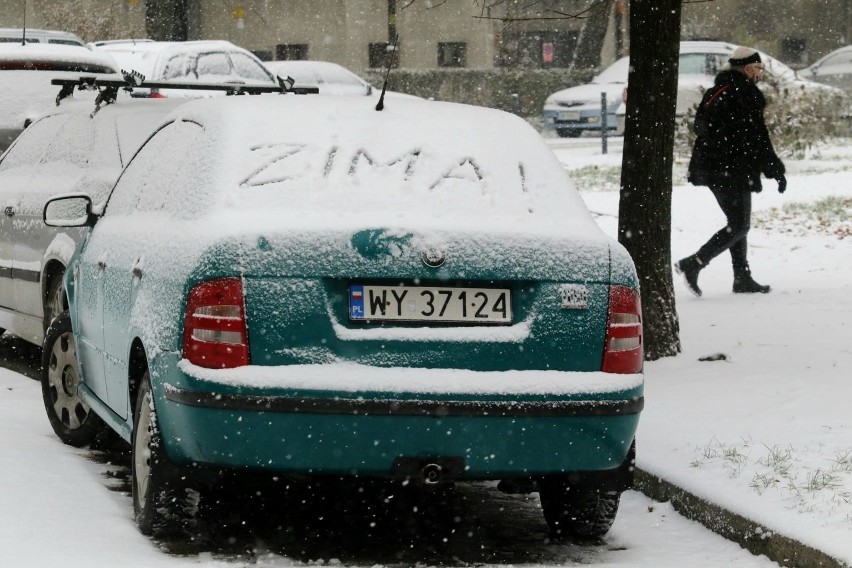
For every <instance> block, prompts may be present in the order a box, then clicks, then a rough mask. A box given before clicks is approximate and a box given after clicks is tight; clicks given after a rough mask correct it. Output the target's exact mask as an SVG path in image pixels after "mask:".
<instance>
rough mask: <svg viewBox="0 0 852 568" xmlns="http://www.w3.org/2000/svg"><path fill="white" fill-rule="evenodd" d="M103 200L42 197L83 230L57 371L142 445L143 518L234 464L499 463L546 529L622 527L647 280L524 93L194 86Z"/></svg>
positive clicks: (352, 468) (92, 420)
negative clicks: (512, 96)
mask: <svg viewBox="0 0 852 568" xmlns="http://www.w3.org/2000/svg"><path fill="white" fill-rule="evenodd" d="M489 140H500V143H499V144H491V143H488V142H487V141H489ZM95 201H96V200H94V199H93V198H91V197H89V196H87V195H85V194H76V195H65V196H58V197H55V198H53V199H51V200H50V201H49V202H48V204H47V206H46V207H45V213H44V219H45V222H46V223H47V224H49V225H51V226H55V227H75V228H78V229H83V228H91V231H90V233H89V235H88V237H87V238H86V239H85V240H84V241H83V243H82V245H81V246H80V248H79V250H78V252H77V253H76V254H75V256H74V259H73V260H72V263H71V266H70V267H69V270H68V271H67V273H66V279H65V282H66V286H67V291H68V301H69V310H68V313H67V314H63V315H61V316H60V317H58V318H57V319H56V320H54V322H53V323H52V325H51V327H50V330H49V331H48V334H47V338H46V339H45V344H44V348H43V353H44V357H45V358H44V375H43V383H42V384H43V388H44V393H45V403H46V409H47V412H48V415H49V417H50V420H51V424H52V425H53V427H54V430H55V432H56V433H57V435H58V436H59V437H60V438H61V439H62V440H63V441H65V442H67V443H71V444H85V443H86V442H87V441H89V440H91V438H92V436H94V434H95V432H96V430H97V428H98V422H100V421H102V422H105V423H106V424H108V425H109V427H110V428H112V429H114V430H115V431H116V432H117V433H118V434H120V435H121V437H123V438H124V439H125V440H127V441H128V442H129V443H130V444H131V447H132V460H131V462H132V473H131V477H132V484H131V485H132V494H133V503H134V510H135V517H136V521H137V523H138V525H139V527H140V529H141V530H142V532H144V533H150V532H152V531H153V530H154V527H155V525H157V524H158V523H159V522H160V521H164V522H165V521H166V520H167V519H169V518H174V517H172V516H170V515H169V514H167V511H169V510H171V513H172V514H175V515H180V512H181V511H184V510H185V509H184V508H182V507H180V506H179V505H180V504H182V503H185V502H186V500H187V498H188V497H187V493H186V485H185V484H187V483H188V484H190V486H192V487H193V488H194V489H196V490H197V491H199V493H198V494H196V493H194V492H193V493H192V496H193V499H196V498H198V497H199V495H200V499H202V500H203V499H204V496H205V490H204V488H205V484H204V479H205V477H204V474H205V472H209V471H215V472H219V471H222V470H237V471H260V472H268V473H269V474H270V475H273V474H274V475H277V476H285V477H287V476H296V477H300V478H301V477H304V476H327V475H333V476H347V477H351V476H357V477H358V478H380V479H397V480H400V481H403V480H405V481H409V482H412V483H422V484H427V485H433V484H440V483H446V482H450V481H457V482H463V481H471V480H482V479H499V480H502V481H503V482H504V483H503V484H502V485H501V487H502V488H503V489H504V490H506V491H510V492H534V491H538V492H539V493H540V495H541V500H542V504H543V508H544V515H545V518H546V519H547V521H548V522H549V523H550V525H551V527H553V529H554V531H556V532H562V533H573V534H580V535H601V534H603V533H605V532H606V531H607V530H608V528H609V526H610V525H611V523H612V521H613V519H614V517H615V514H616V510H617V508H618V502H619V496H620V493H621V492H622V491H623V490H624V489H626V488H627V487H629V486H630V484H631V482H632V463H633V459H634V451H635V450H634V444H633V439H634V436H635V432H636V427H637V423H638V419H639V414H640V411H641V409H642V405H643V374H642V368H643V355H642V324H641V309H640V305H639V293H638V280H637V276H636V272H635V270H634V266H633V263H632V260H631V258H630V256H629V255H628V253H627V252H626V250H625V249H624V248H623V247H622V246H621V245H619V244H618V243H617V242H615V241H614V240H612V239H610V238H608V237H606V236H605V235H604V234H603V232H602V231H601V230H600V228H599V227H598V226H597V224H596V223H595V221H594V219H593V218H592V216H591V215H590V213H589V212H588V210H587V209H586V207H585V205H584V204H583V201H582V199H581V198H580V196H579V194H578V193H577V191H576V190H575V189H574V188H573V186H572V184H571V182H570V180H569V179H567V176H566V173H565V171H564V168H563V167H562V166H561V165H560V163H559V161H558V160H557V159H556V157H555V156H554V155H553V154H552V152H551V151H550V150H549V148H548V147H547V145H546V144H545V143H544V141H543V140H542V139H541V137H540V136H539V135H538V133H537V132H536V131H535V130H534V129H533V128H532V127H530V126H529V125H528V124H527V123H526V122H525V121H523V120H522V119H520V118H518V117H515V116H513V115H510V114H508V113H503V112H500V111H496V110H492V109H486V108H481V107H470V106H465V105H458V104H452V103H438V102H429V101H423V100H416V99H413V100H398V101H394V104H392V105H390V104H389V105H386V106H385V109H384V110H383V111H381V112H376V111H375V110H374V107H373V105H364V104H363V102H362V100H361V99H360V98H356V97H337V98H335V99H334V100H333V101H332V99H331V98H330V97H325V96H322V95H320V96H304V97H283V96H257V97H219V98H207V99H195V100H192V101H191V102H188V103H186V104H185V105H182V106H181V107H180V108H178V109H176V110H175V111H174V112H173V113H172V114H171V115H170V116H169V117H168V118H167V119H166V121H165V124H164V125H163V126H162V127H160V128H159V129H158V130H157V132H156V134H154V135H153V136H152V137H151V138H150V139H149V140H148V141H147V142H146V143H145V145H144V146H143V147H142V148H141V149H140V150H139V152H138V153H137V154H136V155H135V157H134V158H133V160H132V161H131V162H130V164H129V165H128V166H127V167H126V169H125V170H124V172H123V174H122V175H121V177H120V179H119V180H118V182H117V184H116V186H115V187H114V189H113V190H112V192H111V194H110V197H109V199H108V201H107V203H106V205H105V207H103V208H98V207H95V206H94V205H93V204H94V202H95ZM77 405H79V406H81V407H82V406H85V407H86V408H90V409H91V411H92V412H91V413H89V414H87V415H86V416H85V420H81V421H80V423H79V424H73V425H69V424H67V423H66V422H64V421H62V420H59V419H58V418H59V417H58V416H57V413H60V414H61V413H62V412H64V411H63V409H65V408H69V407H76V406H77Z"/></svg>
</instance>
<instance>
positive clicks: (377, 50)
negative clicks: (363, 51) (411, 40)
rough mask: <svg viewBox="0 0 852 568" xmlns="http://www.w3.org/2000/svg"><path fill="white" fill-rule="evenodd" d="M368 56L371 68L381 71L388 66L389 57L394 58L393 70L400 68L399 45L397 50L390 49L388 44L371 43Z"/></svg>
mask: <svg viewBox="0 0 852 568" xmlns="http://www.w3.org/2000/svg"><path fill="white" fill-rule="evenodd" d="M368 50H369V51H368V52H367V56H368V58H369V61H370V67H372V68H375V69H380V68H382V67H387V66H388V57H393V60H392V61H391V64H390V66H391V68H392V69H396V68H397V67H399V45H397V46H396V49H395V50H390V49H388V44H387V43H384V42H383V43H371V44H370V46H369V48H368Z"/></svg>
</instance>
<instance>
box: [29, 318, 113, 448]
mask: <svg viewBox="0 0 852 568" xmlns="http://www.w3.org/2000/svg"><path fill="white" fill-rule="evenodd" d="M41 367H42V369H41V394H42V399H43V400H44V409H45V411H47V418H48V419H49V420H50V425H51V426H52V427H53V431H54V432H56V435H57V436H59V439H60V440H62V441H63V442H65V443H66V444H68V445H69V446H75V447H81V446H87V445H89V444H91V443H92V442H93V441H94V440H95V438H96V437H97V435H98V434H99V433H100V432H101V431H102V430H103V429H104V427H105V426H104V423H103V421H102V420H101V419H100V418H99V417H98V416H97V415H96V414H95V413H94V412H93V411H92V409H91V408H89V405H88V404H86V403H85V402H84V401H83V400H82V399H81V398H80V396H79V395H78V393H77V388H78V387H79V385H80V375H79V373H78V370H79V366H78V363H77V347H76V344H75V342H74V334H73V332H72V330H71V318H70V316H69V315H68V314H67V313H63V314H61V315H60V316H59V317H58V318H56V319H55V320H53V323H51V325H50V327H48V329H47V334H46V335H45V337H44V343H43V344H42V350H41Z"/></svg>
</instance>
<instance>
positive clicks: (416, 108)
mask: <svg viewBox="0 0 852 568" xmlns="http://www.w3.org/2000/svg"><path fill="white" fill-rule="evenodd" d="M242 99H245V98H242ZM374 106H375V102H370V101H365V100H363V99H355V98H353V99H344V100H341V98H340V97H325V96H322V95H314V96H299V97H293V96H289V97H286V98H285V97H282V96H278V95H272V96H260V97H252V98H251V99H246V100H242V101H236V103H235V102H234V101H232V100H228V99H224V100H222V99H219V100H208V101H198V102H196V103H193V104H192V105H187V106H186V107H184V109H185V111H186V116H185V119H186V120H194V121H197V122H198V123H199V124H203V126H204V129H205V136H206V137H207V138H208V139H210V140H212V141H213V146H214V147H215V148H216V150H215V151H214V153H215V154H216V155H218V156H219V157H216V156H213V157H211V158H209V159H210V162H211V166H210V168H209V169H208V170H207V171H205V172H204V174H205V175H206V176H209V179H208V180H199V182H198V183H199V186H200V188H201V189H200V191H203V190H204V188H209V187H210V186H211V185H214V186H215V185H220V186H221V187H222V189H221V191H219V192H218V195H219V196H220V198H221V200H222V201H221V202H220V203H219V206H220V208H221V209H222V210H227V211H230V212H236V211H247V212H248V211H251V212H252V214H258V215H264V214H271V212H273V211H274V212H275V213H274V214H275V215H277V216H279V217H281V218H284V217H287V218H290V219H291V221H292V222H304V221H305V219H306V218H308V217H310V216H312V215H321V216H324V217H326V218H327V217H328V216H336V217H337V218H339V219H348V220H352V219H359V218H362V219H363V218H368V217H372V218H376V219H384V220H385V222H389V221H393V220H402V219H407V220H411V219H425V218H429V219H433V220H442V221H444V222H446V223H448V224H457V225H460V226H465V225H470V224H471V223H476V222H478V221H482V220H487V222H488V224H489V225H494V224H499V223H495V221H498V220H500V219H503V220H504V221H505V224H506V228H507V229H511V228H512V227H511V226H512V225H513V224H516V223H524V224H526V223H533V224H549V225H551V226H567V225H571V224H572V223H576V224H580V225H584V226H585V225H587V224H591V225H593V224H594V221H593V220H592V218H591V216H590V215H589V213H588V211H587V210H586V208H585V206H584V205H583V203H582V200H581V199H580V197H579V195H578V194H577V192H576V191H575V189H574V188H573V186H572V184H571V182H570V180H569V179H568V177H567V175H566V174H565V171H564V169H563V168H562V166H561V165H560V164H559V162H558V160H557V159H556V157H555V156H554V155H553V153H552V152H551V151H550V149H549V148H548V147H547V146H546V144H545V143H544V141H543V140H542V139H541V137H540V136H539V134H538V133H537V132H536V131H535V130H534V129H532V128H531V127H530V126H529V125H528V124H527V123H526V122H524V121H523V120H521V119H519V118H517V117H515V116H513V115H510V114H507V113H501V112H499V111H494V110H490V109H484V108H481V107H471V106H465V105H456V104H449V103H435V102H424V101H408V100H394V101H393V102H392V103H390V102H388V103H386V108H385V110H383V111H382V112H377V111H376V110H375V109H374ZM191 109H203V116H202V115H201V114H199V115H198V116H197V117H196V116H193V115H194V114H195V113H194V112H191Z"/></svg>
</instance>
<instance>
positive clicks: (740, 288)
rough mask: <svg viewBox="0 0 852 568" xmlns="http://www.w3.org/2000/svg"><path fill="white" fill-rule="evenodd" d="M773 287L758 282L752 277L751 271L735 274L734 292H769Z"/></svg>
mask: <svg viewBox="0 0 852 568" xmlns="http://www.w3.org/2000/svg"><path fill="white" fill-rule="evenodd" d="M770 290H771V288H770V287H769V286H764V285H763V284H758V283H757V282H755V281H754V278H752V277H751V272H746V273H745V274H742V275H740V276H734V294H768V293H769V291H770Z"/></svg>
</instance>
